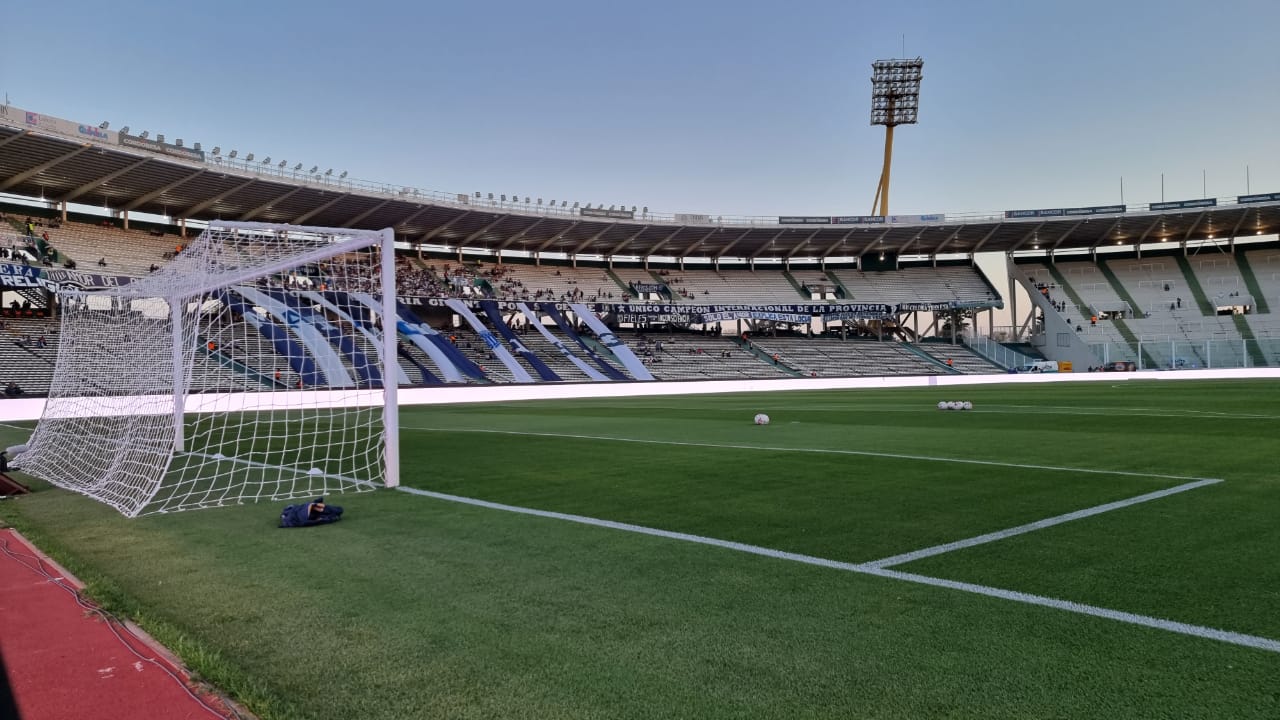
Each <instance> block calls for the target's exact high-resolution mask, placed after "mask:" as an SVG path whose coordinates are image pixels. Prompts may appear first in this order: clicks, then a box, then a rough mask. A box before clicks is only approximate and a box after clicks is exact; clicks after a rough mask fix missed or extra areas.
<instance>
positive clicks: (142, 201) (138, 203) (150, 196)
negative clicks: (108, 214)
mask: <svg viewBox="0 0 1280 720" xmlns="http://www.w3.org/2000/svg"><path fill="white" fill-rule="evenodd" d="M204 173H205V171H204V170H197V171H195V172H193V173H191V174H190V175H187V176H184V177H181V178H178V179H177V180H174V181H173V182H171V183H169V184H168V185H164V186H162V187H159V188H156V189H155V190H152V191H151V192H149V193H147V194H146V195H143V196H142V197H140V198H138V199H136V200H133V201H132V202H129V203H128V204H126V205H124V206H123V207H121V208H120V209H121V210H123V211H125V212H129V211H130V210H137V209H138V208H140V207H142V206H143V205H146V204H147V203H149V202H151V201H152V200H155V199H156V198H158V197H160V196H161V195H163V194H165V193H167V192H169V191H170V190H173V189H175V188H177V187H179V186H181V185H184V184H186V183H188V182H190V181H192V180H195V179H196V178H198V177H200V176H201V175H203V174H204Z"/></svg>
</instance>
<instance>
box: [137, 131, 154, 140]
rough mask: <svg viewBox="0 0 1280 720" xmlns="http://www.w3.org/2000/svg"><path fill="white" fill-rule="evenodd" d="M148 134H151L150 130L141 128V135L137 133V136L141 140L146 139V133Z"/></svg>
mask: <svg viewBox="0 0 1280 720" xmlns="http://www.w3.org/2000/svg"><path fill="white" fill-rule="evenodd" d="M150 134H151V131H150V130H143V131H142V134H141V135H139V136H138V137H140V138H142V139H143V140H146V139H147V136H148V135H150Z"/></svg>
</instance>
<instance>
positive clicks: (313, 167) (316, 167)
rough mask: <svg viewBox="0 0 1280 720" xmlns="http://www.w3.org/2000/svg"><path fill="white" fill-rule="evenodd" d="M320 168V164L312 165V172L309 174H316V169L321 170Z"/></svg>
mask: <svg viewBox="0 0 1280 720" xmlns="http://www.w3.org/2000/svg"><path fill="white" fill-rule="evenodd" d="M319 169H320V166H319V165H312V166H311V172H310V173H309V174H311V175H315V174H316V171H317V170H319Z"/></svg>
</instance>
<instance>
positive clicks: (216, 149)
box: [213, 145, 222, 155]
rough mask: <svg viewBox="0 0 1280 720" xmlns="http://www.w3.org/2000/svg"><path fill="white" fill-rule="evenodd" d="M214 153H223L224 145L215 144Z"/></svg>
mask: <svg viewBox="0 0 1280 720" xmlns="http://www.w3.org/2000/svg"><path fill="white" fill-rule="evenodd" d="M213 154H214V155H221V154H222V146H221V145H214V146H213Z"/></svg>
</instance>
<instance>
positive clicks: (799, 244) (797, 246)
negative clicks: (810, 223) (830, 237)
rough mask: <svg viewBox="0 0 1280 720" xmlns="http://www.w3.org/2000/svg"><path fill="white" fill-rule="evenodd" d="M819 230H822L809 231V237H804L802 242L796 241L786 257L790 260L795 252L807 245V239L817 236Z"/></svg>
mask: <svg viewBox="0 0 1280 720" xmlns="http://www.w3.org/2000/svg"><path fill="white" fill-rule="evenodd" d="M819 232H822V231H821V230H814V231H813V232H811V233H809V237H807V238H805V239H804V242H801V243H796V246H795V247H794V248H791V252H789V253H787V255H786V258H787V259H788V260H790V259H791V258H793V257H795V255H796V253H798V252H800V251H801V250H803V249H805V248H807V247H809V241H810V240H812V239H814V238H816V237H818V233H819Z"/></svg>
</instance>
